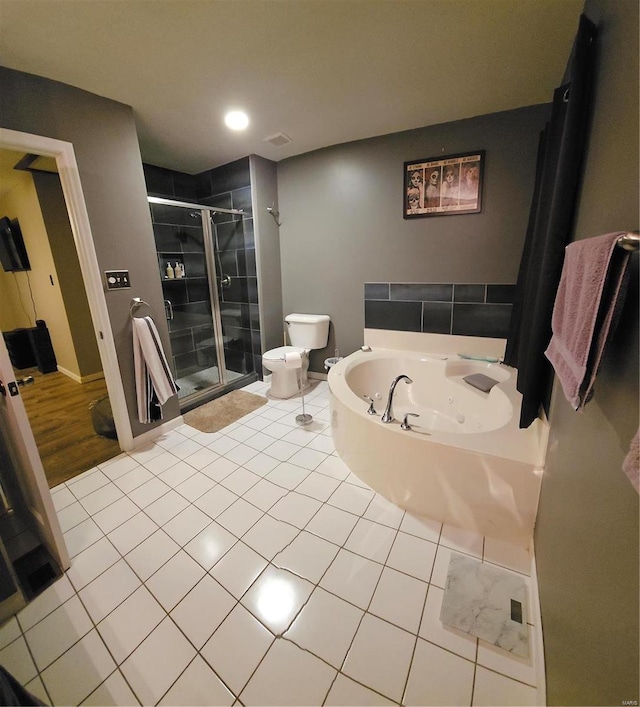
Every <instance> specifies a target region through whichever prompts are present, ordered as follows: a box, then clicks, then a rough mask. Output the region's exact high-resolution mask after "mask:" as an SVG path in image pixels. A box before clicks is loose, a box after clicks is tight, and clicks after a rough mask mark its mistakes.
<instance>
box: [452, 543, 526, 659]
mask: <svg viewBox="0 0 640 707" xmlns="http://www.w3.org/2000/svg"><path fill="white" fill-rule="evenodd" d="M527 606H528V601H527V583H526V580H525V578H524V577H519V576H518V575H515V574H513V573H511V572H508V571H507V570H504V569H501V568H499V567H493V566H491V565H487V564H484V563H482V562H480V561H479V560H476V559H474V558H473V557H466V556H464V555H457V554H454V555H452V556H451V560H450V562H449V571H448V573H447V583H446V586H445V588H444V594H443V598H442V609H441V611H440V620H441V621H442V623H443V624H445V625H447V626H452V627H453V628H456V629H459V630H460V631H464V632H466V633H469V634H471V635H472V636H477V637H478V638H482V639H483V640H485V641H487V642H488V643H491V644H493V645H494V646H498V647H499V648H501V649H502V650H505V651H507V652H509V653H514V654H515V655H519V656H522V657H523V658H527V657H528V656H529V630H528V625H527V622H526V616H527V613H528V611H527Z"/></svg>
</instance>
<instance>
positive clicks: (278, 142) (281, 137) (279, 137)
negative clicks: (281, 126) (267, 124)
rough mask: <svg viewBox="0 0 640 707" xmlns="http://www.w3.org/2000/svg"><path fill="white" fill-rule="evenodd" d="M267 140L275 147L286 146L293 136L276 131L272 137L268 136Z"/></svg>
mask: <svg viewBox="0 0 640 707" xmlns="http://www.w3.org/2000/svg"><path fill="white" fill-rule="evenodd" d="M264 140H265V142H270V143H271V144H272V145H273V146H274V147H284V146H285V145H288V144H289V143H290V142H292V140H291V138H290V137H289V136H288V135H285V134H284V133H276V134H275V135H271V136H270V137H266V138H265V139H264Z"/></svg>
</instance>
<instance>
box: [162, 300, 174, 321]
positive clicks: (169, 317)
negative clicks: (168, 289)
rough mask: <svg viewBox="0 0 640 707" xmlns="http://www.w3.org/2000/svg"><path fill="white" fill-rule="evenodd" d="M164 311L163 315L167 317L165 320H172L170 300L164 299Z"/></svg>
mask: <svg viewBox="0 0 640 707" xmlns="http://www.w3.org/2000/svg"><path fill="white" fill-rule="evenodd" d="M164 313H165V316H166V317H167V321H169V322H170V321H172V320H173V305H172V304H171V301H170V300H168V299H166V300H165V301H164Z"/></svg>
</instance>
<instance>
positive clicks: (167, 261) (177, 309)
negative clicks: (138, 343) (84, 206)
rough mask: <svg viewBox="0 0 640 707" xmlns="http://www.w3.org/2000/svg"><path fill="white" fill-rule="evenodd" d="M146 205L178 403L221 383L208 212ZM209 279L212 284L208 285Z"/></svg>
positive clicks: (193, 207)
mask: <svg viewBox="0 0 640 707" xmlns="http://www.w3.org/2000/svg"><path fill="white" fill-rule="evenodd" d="M157 201H163V202H164V203H151V216H152V221H153V232H154V237H155V241H156V251H157V255H158V268H159V272H160V278H161V282H162V291H163V297H164V303H165V315H166V317H167V324H168V327H169V337H170V339H171V357H170V358H171V361H170V363H171V365H172V368H173V372H174V376H175V378H176V381H177V383H178V385H179V386H180V392H179V393H178V397H179V399H180V401H181V402H183V401H184V400H186V399H192V398H197V397H200V396H201V395H202V394H204V393H206V392H208V391H210V390H211V389H212V388H215V387H218V386H221V385H224V384H225V383H226V377H225V365H224V350H223V347H222V345H221V334H220V332H221V329H220V315H219V306H218V293H217V289H216V287H215V283H216V272H215V261H214V260H213V258H212V257H211V255H212V254H211V253H208V252H207V250H208V249H210V243H211V225H210V221H209V213H208V211H206V210H202V209H201V208H200V207H198V206H197V205H195V204H194V205H184V206H183V205H180V206H178V205H173V204H169V203H166V201H167V200H157ZM211 283H214V286H213V287H212V286H211Z"/></svg>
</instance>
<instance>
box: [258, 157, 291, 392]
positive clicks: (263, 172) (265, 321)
mask: <svg viewBox="0 0 640 707" xmlns="http://www.w3.org/2000/svg"><path fill="white" fill-rule="evenodd" d="M249 166H250V170H251V195H252V198H253V229H254V235H255V242H256V266H257V274H258V302H259V304H260V334H261V348H262V351H269V350H270V349H273V348H277V347H278V346H282V342H283V334H282V332H283V330H284V321H283V315H282V273H281V269H280V257H281V253H280V237H279V232H278V224H277V223H276V220H275V219H274V217H273V216H272V215H271V214H270V213H269V212H268V211H267V208H269V207H271V208H273V209H274V211H275V213H277V212H278V177H277V170H276V163H275V162H272V161H271V160H266V159H264V158H263V157H258V155H251V157H250V161H249ZM257 372H258V375H259V376H260V378H262V369H261V368H258V369H257Z"/></svg>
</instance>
